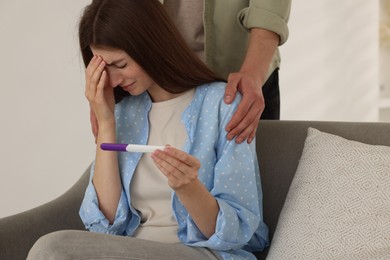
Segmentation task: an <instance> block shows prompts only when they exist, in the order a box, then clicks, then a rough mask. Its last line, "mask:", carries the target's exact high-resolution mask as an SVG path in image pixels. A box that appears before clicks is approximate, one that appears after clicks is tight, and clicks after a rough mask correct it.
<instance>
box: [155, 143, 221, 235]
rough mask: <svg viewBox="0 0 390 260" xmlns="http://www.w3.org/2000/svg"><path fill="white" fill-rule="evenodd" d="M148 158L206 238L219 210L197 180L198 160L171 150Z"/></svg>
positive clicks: (210, 231)
mask: <svg viewBox="0 0 390 260" xmlns="http://www.w3.org/2000/svg"><path fill="white" fill-rule="evenodd" d="M151 156H152V159H153V160H154V162H155V164H156V166H157V167H158V168H159V169H160V171H161V172H162V173H163V174H164V175H165V176H166V177H167V179H168V184H169V186H170V187H171V188H172V189H173V190H174V191H175V193H176V195H177V196H178V198H179V199H180V201H181V203H183V205H184V207H185V208H186V209H187V211H188V213H189V214H190V215H191V217H192V219H193V220H194V221H195V223H196V225H197V226H198V228H199V230H200V231H201V232H202V233H203V235H205V236H206V237H207V238H209V237H210V236H211V235H213V234H214V233H215V226H216V221H217V215H218V212H219V206H218V203H217V201H216V199H215V198H214V197H213V196H212V195H211V194H210V192H209V191H208V190H207V189H206V187H205V186H204V185H203V184H202V183H201V182H200V181H199V179H198V171H199V169H200V167H201V164H200V162H199V160H198V159H196V158H195V157H194V156H191V155H189V154H188V153H185V152H183V151H180V150H178V149H176V148H174V147H171V146H167V147H166V148H164V150H156V151H154V152H153V153H152V155H151Z"/></svg>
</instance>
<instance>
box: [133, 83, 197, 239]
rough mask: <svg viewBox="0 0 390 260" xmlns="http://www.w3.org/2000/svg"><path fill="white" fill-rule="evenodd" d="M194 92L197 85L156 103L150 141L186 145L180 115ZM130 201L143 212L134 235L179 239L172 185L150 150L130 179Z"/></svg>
mask: <svg viewBox="0 0 390 260" xmlns="http://www.w3.org/2000/svg"><path fill="white" fill-rule="evenodd" d="M194 95H195V89H192V90H190V91H187V92H186V93H184V94H183V95H180V96H179V97H176V98H174V99H171V100H168V101H164V102H158V103H153V104H152V108H151V110H150V113H149V127H150V128H149V140H148V144H150V145H166V144H170V145H172V146H174V147H177V148H179V149H181V148H183V146H184V143H185V140H186V139H187V132H186V130H185V127H184V124H183V123H182V122H181V115H182V113H183V112H184V110H185V109H186V108H187V106H188V105H189V103H190V102H191V100H192V98H193V96H194ZM130 191H131V201H132V205H133V207H134V208H135V209H137V210H138V212H139V214H140V216H141V225H140V226H139V228H138V229H137V230H136V232H135V234H134V237H136V238H142V239H146V240H153V241H158V242H163V243H180V241H179V238H178V237H177V231H178V224H177V221H176V219H175V218H174V217H173V215H172V212H173V211H172V206H171V196H172V189H171V188H170V187H169V185H168V181H167V178H166V177H165V175H164V174H163V173H162V172H160V170H159V169H158V168H157V167H156V166H155V164H154V162H153V160H152V159H151V157H150V154H149V153H146V154H143V155H142V157H141V160H140V161H139V164H138V166H137V168H136V170H135V173H134V176H133V179H132V181H131V183H130Z"/></svg>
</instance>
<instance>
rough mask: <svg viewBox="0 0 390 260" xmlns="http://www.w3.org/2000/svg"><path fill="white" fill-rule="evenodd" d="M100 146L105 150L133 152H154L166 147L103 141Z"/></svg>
mask: <svg viewBox="0 0 390 260" xmlns="http://www.w3.org/2000/svg"><path fill="white" fill-rule="evenodd" d="M100 148H102V150H105V151H117V152H131V153H152V152H154V151H155V150H158V149H161V150H162V149H164V148H165V146H157V145H142V144H116V143H102V144H101V145H100Z"/></svg>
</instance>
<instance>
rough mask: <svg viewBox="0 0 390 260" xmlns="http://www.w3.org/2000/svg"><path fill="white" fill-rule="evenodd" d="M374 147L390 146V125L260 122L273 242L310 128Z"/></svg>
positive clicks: (268, 221) (260, 152) (266, 215)
mask: <svg viewBox="0 0 390 260" xmlns="http://www.w3.org/2000/svg"><path fill="white" fill-rule="evenodd" d="M309 127H314V128H316V129H318V130H320V131H323V132H327V133H331V134H335V135H339V136H341V137H343V138H346V139H349V140H355V141H359V142H363V143H368V144H374V145H387V146H390V123H355V122H323V121H321V122H320V121H271V120H268V121H267V120H261V121H260V123H259V128H258V131H257V135H256V150H257V156H258V159H259V164H260V174H261V180H262V188H263V213H264V222H265V223H266V224H267V225H268V227H269V229H270V239H272V237H273V234H274V231H275V228H276V225H277V222H278V219H279V214H280V211H281V210H282V207H283V204H284V201H285V199H286V196H287V192H288V189H289V186H290V184H291V181H292V179H293V177H294V174H295V171H296V169H297V166H298V162H299V159H300V157H301V154H302V150H303V146H304V142H305V139H306V135H307V129H308V128H309Z"/></svg>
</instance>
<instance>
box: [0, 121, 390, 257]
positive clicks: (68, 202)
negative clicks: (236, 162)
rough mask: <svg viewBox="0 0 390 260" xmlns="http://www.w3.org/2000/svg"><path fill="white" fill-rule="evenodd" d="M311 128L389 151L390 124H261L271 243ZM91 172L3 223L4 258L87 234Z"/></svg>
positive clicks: (0, 234) (1, 245) (261, 157)
mask: <svg viewBox="0 0 390 260" xmlns="http://www.w3.org/2000/svg"><path fill="white" fill-rule="evenodd" d="M309 126H311V127H314V128H317V129H319V130H321V131H324V132H328V133H333V134H336V135H340V136H342V137H344V138H347V139H351V140H356V141H361V142H365V143H369V144H381V145H387V146H390V123H353V122H318V121H261V122H260V125H259V129H258V132H257V152H258V157H259V162H260V169H261V178H262V185H263V194H264V220H265V222H266V223H267V225H268V226H269V228H270V238H271V239H272V237H273V233H274V231H275V228H276V225H277V222H278V218H279V214H280V211H281V209H282V207H283V203H284V201H285V198H286V195H287V192H288V189H289V186H290V183H291V181H292V178H293V177H294V174H295V171H296V168H297V165H298V161H299V158H300V156H301V153H302V148H303V145H304V141H305V138H306V133H307V129H308V127H309ZM88 172H89V169H87V170H86V171H85V173H84V174H83V175H82V176H81V178H80V180H79V181H78V182H77V183H76V184H75V185H74V186H73V187H72V188H71V189H70V190H69V191H67V192H66V193H65V194H63V195H62V196H60V197H59V198H57V199H55V200H53V201H51V202H49V203H47V204H45V205H42V206H40V207H38V208H35V209H32V210H29V211H26V212H23V213H20V214H17V215H14V216H10V217H6V218H3V219H0V259H2V260H11V259H12V260H17V259H25V258H26V256H27V254H28V251H29V250H30V248H31V247H32V245H33V244H34V243H35V241H36V240H37V239H38V238H39V237H41V236H42V235H44V234H47V233H50V232H53V231H57V230H64V229H77V230H84V227H83V224H82V223H81V221H80V219H79V216H78V210H79V206H80V203H81V200H82V198H83V194H84V190H85V187H86V185H87V181H88V175H89V174H88ZM266 255H267V250H266V251H265V252H260V253H257V254H256V256H257V258H258V259H265V258H266Z"/></svg>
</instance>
